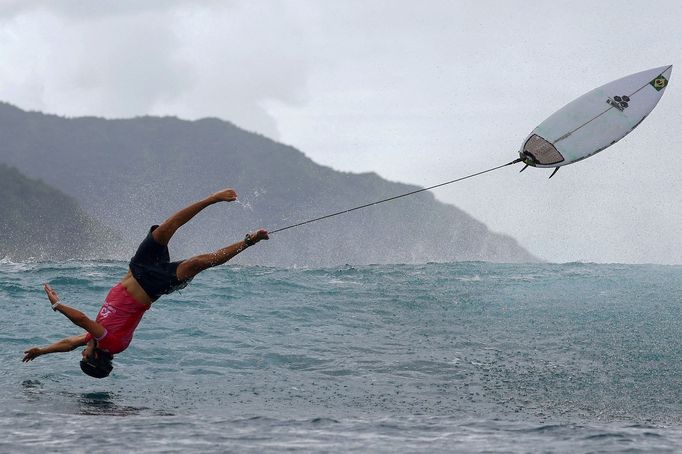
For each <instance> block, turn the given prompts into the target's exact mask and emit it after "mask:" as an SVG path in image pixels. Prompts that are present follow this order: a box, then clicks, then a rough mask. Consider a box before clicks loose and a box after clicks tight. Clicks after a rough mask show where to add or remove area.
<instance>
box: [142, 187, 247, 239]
mask: <svg viewBox="0 0 682 454" xmlns="http://www.w3.org/2000/svg"><path fill="white" fill-rule="evenodd" d="M234 200H237V193H236V192H235V191H234V190H233V189H223V190H222V191H219V192H216V193H215V194H212V195H210V196H208V197H206V198H205V199H203V200H200V201H198V202H195V203H193V204H192V205H190V206H188V207H185V208H183V209H182V210H180V211H178V212H177V213H175V214H174V215H173V216H171V217H169V218H168V219H166V220H165V221H163V224H161V225H160V226H159V227H158V228H156V229H154V231H153V232H152V237H153V238H154V241H156V242H157V243H159V244H161V245H164V246H166V245H168V242H169V241H170V239H171V238H172V237H173V235H174V234H175V232H176V230H178V229H179V228H180V227H182V226H183V225H185V224H186V223H187V222H189V220H190V219H192V218H193V217H194V216H196V215H197V214H199V212H200V211H201V210H203V209H204V208H206V207H207V206H209V205H213V204H214V203H218V202H232V201H234Z"/></svg>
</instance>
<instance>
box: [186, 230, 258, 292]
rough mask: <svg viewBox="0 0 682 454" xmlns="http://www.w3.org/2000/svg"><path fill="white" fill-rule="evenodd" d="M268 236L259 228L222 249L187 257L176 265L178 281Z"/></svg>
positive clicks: (225, 260) (223, 261) (228, 257)
mask: <svg viewBox="0 0 682 454" xmlns="http://www.w3.org/2000/svg"><path fill="white" fill-rule="evenodd" d="M268 238H269V237H268V232H267V230H262V229H261V230H258V231H257V232H254V233H251V234H249V235H248V236H247V238H245V239H244V240H242V241H239V242H237V243H234V244H231V245H229V246H227V247H224V248H222V249H218V250H217V251H215V252H211V253H209V254H202V255H197V256H194V257H192V258H190V259H187V260H185V261H183V262H182V263H180V265H178V269H177V271H176V274H177V278H178V280H179V281H185V280H187V279H191V278H193V277H194V276H196V275H197V274H199V273H200V272H202V271H204V270H205V269H208V268H212V267H214V266H218V265H222V264H223V263H225V262H227V261H228V260H230V259H231V258H232V257H234V256H235V255H237V254H239V253H240V252H242V251H243V250H244V249H246V248H247V247H249V246H253V245H254V244H256V243H258V242H259V241H261V240H267V239H268Z"/></svg>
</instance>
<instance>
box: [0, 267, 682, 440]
mask: <svg viewBox="0 0 682 454" xmlns="http://www.w3.org/2000/svg"><path fill="white" fill-rule="evenodd" d="M125 272H126V264H125V263H124V262H60V263H23V264H21V263H12V262H8V261H6V260H5V261H2V262H0V364H1V366H0V452H40V453H43V452H65V453H67V452H68V453H73V452H130V451H145V452H182V453H186V452H268V451H271V452H282V451H305V452H339V451H342V452H444V451H449V452H452V451H456V452H544V451H547V452H623V451H629V452H665V451H677V450H682V312H681V310H680V307H681V303H682V267H679V266H654V265H597V264H582V263H571V264H560V265H558V264H537V265H504V264H490V263H450V264H435V263H434V264H424V265H376V266H362V267H356V266H341V267H337V268H325V269H307V268H300V269H296V268H294V269H278V268H266V267H241V266H236V265H232V266H224V267H220V268H217V269H213V270H209V271H207V272H205V273H203V274H201V275H199V276H198V277H197V278H196V279H195V280H194V281H193V282H192V284H191V285H190V286H189V287H187V288H186V289H185V290H183V291H181V292H180V293H175V294H173V295H170V296H167V297H163V298H161V299H160V300H159V301H157V302H156V303H155V304H154V305H153V307H152V309H151V310H149V311H148V312H147V313H146V315H145V317H144V319H143V320H142V322H141V324H140V326H139V327H138V329H137V331H136V333H135V338H134V339H133V342H132V344H131V346H130V347H129V348H128V350H126V351H125V352H123V353H122V354H119V355H116V357H115V359H114V364H115V368H114V371H113V372H112V374H111V376H110V377H109V378H106V379H103V380H97V379H93V378H90V377H88V376H86V375H84V374H83V373H82V372H81V371H80V369H79V367H78V361H79V359H80V357H81V355H80V351H79V350H80V349H79V350H77V351H73V352H69V353H59V354H52V355H46V356H42V357H39V358H37V359H36V360H34V361H33V362H29V363H25V364H24V363H22V362H21V358H22V354H23V351H24V350H26V349H28V348H30V347H33V346H44V345H46V344H48V343H50V342H52V341H55V340H58V339H60V338H62V337H66V336H69V335H73V334H77V333H78V332H79V330H78V329H77V328H75V327H74V326H72V325H71V324H70V322H69V321H68V320H67V319H66V318H65V317H64V316H63V315H61V314H59V313H55V312H53V311H52V310H51V309H50V306H49V303H48V301H47V298H46V297H45V295H44V293H43V290H42V283H44V282H48V283H50V285H51V286H52V287H53V288H54V289H55V290H56V291H57V292H58V293H59V295H60V296H61V298H62V299H63V301H64V302H65V303H66V304H68V305H71V306H73V307H76V308H78V309H80V310H82V311H84V312H86V313H87V314H89V315H90V316H92V317H94V316H95V314H96V313H97V311H98V309H99V307H100V305H101V303H102V301H103V298H104V297H105V295H106V293H107V291H108V290H109V288H110V287H111V286H112V285H114V284H115V283H116V282H117V281H118V279H119V278H120V277H121V276H122V275H123V274H124V273H125Z"/></svg>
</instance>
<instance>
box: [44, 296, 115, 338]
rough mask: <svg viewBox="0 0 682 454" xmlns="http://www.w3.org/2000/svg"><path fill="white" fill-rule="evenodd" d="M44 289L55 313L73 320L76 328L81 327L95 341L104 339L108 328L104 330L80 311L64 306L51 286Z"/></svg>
mask: <svg viewBox="0 0 682 454" xmlns="http://www.w3.org/2000/svg"><path fill="white" fill-rule="evenodd" d="M44 288H45V293H46V294H47V297H48V298H49V299H50V303H52V309H53V310H54V311H57V312H61V313H62V314H64V315H65V316H66V318H68V319H69V320H71V323H73V324H74V325H76V326H80V327H81V328H83V329H84V330H85V331H87V332H89V333H90V334H92V336H93V337H94V338H95V339H97V338H100V337H102V336H103V335H104V333H105V332H106V331H107V330H106V328H104V327H103V326H102V325H100V324H99V323H97V322H96V321H94V320H91V319H90V318H88V316H87V315H85V314H84V313H82V312H81V311H79V310H78V309H74V308H72V307H69V306H67V305H66V304H62V302H61V301H59V296H58V295H57V292H55V291H54V290H53V289H52V288H51V287H50V286H49V285H47V284H45V286H44Z"/></svg>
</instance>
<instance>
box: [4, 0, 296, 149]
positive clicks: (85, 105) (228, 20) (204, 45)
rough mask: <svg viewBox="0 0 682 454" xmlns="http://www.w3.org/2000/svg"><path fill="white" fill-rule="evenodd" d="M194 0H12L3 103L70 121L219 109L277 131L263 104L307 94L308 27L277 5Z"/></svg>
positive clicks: (7, 7)
mask: <svg viewBox="0 0 682 454" xmlns="http://www.w3.org/2000/svg"><path fill="white" fill-rule="evenodd" d="M93 4H96V5H100V6H102V8H97V7H95V6H93ZM193 5H194V3H193V2H189V1H180V0H175V1H151V2H134V1H122V2H80V1H66V2H48V1H33V2H14V1H10V2H5V3H3V4H2V7H1V8H0V18H2V19H1V20H0V25H1V27H2V28H1V29H0V37H2V39H1V40H0V53H2V55H4V56H5V57H6V58H5V64H4V65H3V67H2V68H1V69H0V99H2V100H5V101H8V102H11V103H14V104H17V105H18V106H20V107H23V108H28V109H35V110H42V111H47V112H52V113H59V114H64V115H69V116H80V115H97V116H105V117H131V116H137V115H145V114H162V115H177V116H181V117H185V118H198V117H205V116H215V117H220V118H223V119H227V120H230V121H233V122H235V123H237V124H238V125H240V126H242V127H244V128H246V129H250V130H253V131H257V132H261V133H263V134H266V135H269V136H271V137H277V136H278V131H277V127H276V123H275V121H274V119H273V118H272V116H271V115H270V114H269V113H268V112H267V110H266V109H265V108H264V105H265V104H266V103H267V102H268V101H271V100H277V101H279V102H283V103H295V102H300V100H302V99H304V98H305V84H306V72H307V70H308V60H307V58H306V39H304V38H303V37H302V34H301V32H300V31H301V28H302V25H301V24H300V23H299V22H298V21H297V20H296V18H295V17H294V16H293V15H292V14H290V13H289V12H288V9H287V8H286V7H284V6H282V5H280V4H277V3H275V4H260V3H253V4H252V3H239V4H238V3H233V2H203V3H201V4H200V6H199V7H195V6H193ZM287 15H289V16H290V18H291V20H286V16H287Z"/></svg>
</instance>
